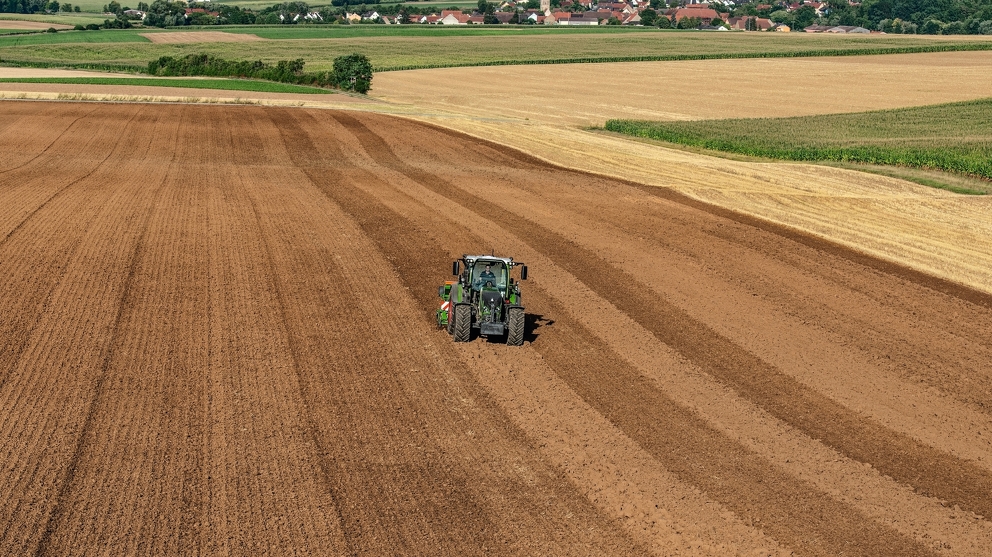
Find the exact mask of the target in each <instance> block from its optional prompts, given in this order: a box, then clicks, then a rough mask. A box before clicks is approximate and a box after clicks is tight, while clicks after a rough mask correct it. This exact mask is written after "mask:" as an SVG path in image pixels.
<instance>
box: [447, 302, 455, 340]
mask: <svg viewBox="0 0 992 557" xmlns="http://www.w3.org/2000/svg"><path fill="white" fill-rule="evenodd" d="M448 303H449V304H451V305H450V306H449V309H448V334H449V335H453V334H455V303H454V302H448Z"/></svg>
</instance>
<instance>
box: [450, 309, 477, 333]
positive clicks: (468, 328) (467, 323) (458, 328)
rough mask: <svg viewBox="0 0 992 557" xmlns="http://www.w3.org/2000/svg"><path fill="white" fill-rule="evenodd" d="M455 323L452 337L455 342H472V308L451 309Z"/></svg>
mask: <svg viewBox="0 0 992 557" xmlns="http://www.w3.org/2000/svg"><path fill="white" fill-rule="evenodd" d="M452 313H453V314H454V317H453V318H452V320H453V321H454V322H455V325H454V328H453V331H452V335H453V336H454V337H455V342H468V341H470V340H472V306H468V305H457V306H455V307H453V308H452Z"/></svg>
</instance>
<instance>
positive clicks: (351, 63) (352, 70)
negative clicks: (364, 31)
mask: <svg viewBox="0 0 992 557" xmlns="http://www.w3.org/2000/svg"><path fill="white" fill-rule="evenodd" d="M332 75H333V80H334V83H336V84H337V86H338V87H340V88H341V89H344V90H345V91H355V92H357V93H363V94H364V93H368V92H369V89H371V88H372V62H370V61H369V58H368V56H365V55H364V54H349V55H348V56H338V57H337V58H335V59H334V70H333V72H332Z"/></svg>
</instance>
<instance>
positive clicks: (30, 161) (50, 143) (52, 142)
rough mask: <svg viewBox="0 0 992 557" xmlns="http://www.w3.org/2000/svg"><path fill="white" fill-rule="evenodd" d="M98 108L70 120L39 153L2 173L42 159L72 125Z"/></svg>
mask: <svg viewBox="0 0 992 557" xmlns="http://www.w3.org/2000/svg"><path fill="white" fill-rule="evenodd" d="M97 110H99V107H96V108H93V109H92V110H89V111H88V112H86V113H85V114H80V115H79V116H77V117H76V118H75V119H74V120H72V121H71V122H69V124H68V125H67V126H66V127H65V128H64V129H63V130H62V131H60V132H59V134H58V135H57V136H55V138H54V139H52V140H51V141H50V142H49V143H48V144H47V145H45V147H44V148H42V150H41V151H40V152H39V153H38V154H37V155H35V156H33V157H31V158H30V159H28V160H26V161H24V162H23V163H21V164H19V165H17V166H13V167H11V168H6V169H3V170H0V174H7V173H8V172H13V171H15V170H20V169H21V168H24V167H25V166H28V165H29V164H31V163H33V162H34V161H36V160H39V159H41V158H42V157H44V156H45V155H47V154H48V151H49V149H51V148H52V146H53V145H55V144H56V143H58V141H59V140H60V139H62V138H63V137H64V136H65V135H66V134H67V133H69V130H71V129H72V127H73V126H75V125H76V122H79V121H80V120H82V119H84V118H86V117H87V116H90V115H92V114H93V113H94V112H96V111H97Z"/></svg>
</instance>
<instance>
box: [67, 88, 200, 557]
mask: <svg viewBox="0 0 992 557" xmlns="http://www.w3.org/2000/svg"><path fill="white" fill-rule="evenodd" d="M188 111H191V109H189V108H185V107H170V112H171V113H172V115H173V116H174V117H173V118H172V119H170V121H169V127H168V128H167V129H168V130H169V131H173V132H174V134H167V135H166V136H165V137H164V138H163V139H173V141H172V142H170V143H169V144H168V146H167V147H166V148H164V149H161V150H159V151H155V152H154V153H153V154H152V155H151V156H150V157H148V159H149V164H150V165H151V167H152V168H155V169H159V172H161V169H168V172H166V173H165V176H163V177H162V183H161V186H160V187H159V188H158V192H156V191H155V190H154V189H152V191H148V190H149V189H146V188H142V187H140V184H139V185H138V186H137V187H134V189H131V188H125V191H128V190H130V191H128V193H130V197H131V199H130V200H128V201H129V202H130V203H132V204H135V205H138V206H139V207H144V208H146V210H147V215H148V216H149V219H148V220H147V221H141V220H140V219H136V220H138V221H139V222H140V223H141V225H142V227H145V226H147V229H146V232H145V233H144V235H143V236H139V237H138V238H142V239H143V240H144V241H143V242H142V243H141V244H140V245H141V247H140V249H139V250H138V251H137V253H138V255H139V258H138V259H137V262H136V264H135V266H134V267H133V269H134V273H135V274H134V276H133V278H132V279H131V281H130V283H129V284H130V294H129V295H128V297H127V298H126V299H125V302H124V303H123V308H122V310H121V311H122V313H121V315H120V321H119V327H118V331H117V334H116V335H115V336H114V338H113V344H112V345H111V346H110V347H108V350H110V351H111V353H110V354H109V359H108V364H106V368H105V369H106V371H105V372H104V376H105V379H104V380H103V381H102V388H103V390H104V392H105V396H104V397H103V398H102V400H98V401H97V404H96V406H95V409H94V413H93V417H92V420H91V422H90V424H91V425H90V427H89V428H88V429H87V431H86V433H87V435H86V436H85V437H84V441H82V443H83V447H82V451H81V453H80V455H79V460H78V464H77V466H76V473H75V478H74V480H75V481H73V482H71V483H70V484H69V487H68V491H67V493H66V495H65V497H64V504H63V508H64V511H63V512H62V514H61V517H63V518H62V519H61V520H58V521H57V523H56V525H55V529H54V531H53V532H52V534H51V535H50V537H49V540H48V545H47V552H48V553H49V554H52V553H55V554H64V553H67V552H70V551H71V548H74V547H77V546H79V545H80V544H85V543H91V542H89V541H90V540H101V541H102V544H103V545H104V546H105V547H106V548H107V550H108V551H110V552H112V553H115V554H134V553H151V554H177V553H180V552H182V551H188V550H189V549H190V548H195V547H198V546H199V544H200V543H201V538H202V532H201V529H202V527H203V524H202V516H203V513H202V506H203V495H204V493H205V490H204V489H202V487H203V486H202V482H203V479H204V477H205V476H204V474H203V471H202V467H203V446H204V442H203V437H204V429H205V428H204V423H203V417H204V408H205V405H204V403H203V399H202V397H203V394H204V391H205V388H204V383H205V374H203V373H201V370H202V368H203V364H204V363H205V362H206V361H207V356H206V354H207V352H208V347H207V343H208V342H209V335H208V334H207V333H208V327H207V323H206V322H207V319H208V306H209V304H208V303H207V300H206V298H207V296H208V292H209V287H208V284H207V266H206V265H204V264H203V259H204V254H205V252H206V249H205V245H204V244H205V241H206V235H205V234H204V229H205V218H204V213H205V204H204V203H203V202H202V197H201V196H202V195H203V189H202V188H200V187H198V179H199V177H200V173H199V172H198V166H197V162H198V159H200V158H201V157H202V153H201V150H200V149H198V148H197V147H196V146H194V145H191V144H188V143H186V142H183V141H182V138H184V137H188V136H191V135H200V136H201V137H204V139H205V140H209V135H207V134H204V133H203V131H204V130H205V129H209V126H210V125H211V124H215V123H216V120H213V119H210V118H204V117H202V116H201V117H199V118H198V117H197V116H196V115H192V114H189V115H188V116H187V114H188ZM177 113H178V114H177ZM204 116H205V115H204ZM175 120H179V122H176V121H175ZM162 153H165V157H168V158H169V159H172V160H168V159H166V160H162V158H165V157H162ZM160 157H162V158H160ZM180 161H181V164H180ZM126 183H127V182H126ZM152 183H153V184H154V183H155V182H152ZM70 517H86V518H87V519H86V520H73V519H71V518H70ZM122 525H126V527H124V528H122Z"/></svg>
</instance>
